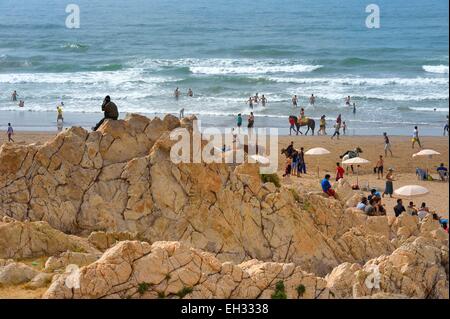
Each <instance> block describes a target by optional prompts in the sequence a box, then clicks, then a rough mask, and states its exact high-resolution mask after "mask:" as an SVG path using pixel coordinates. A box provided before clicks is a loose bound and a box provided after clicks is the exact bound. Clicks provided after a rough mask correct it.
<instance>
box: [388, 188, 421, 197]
mask: <svg viewBox="0 0 450 319" xmlns="http://www.w3.org/2000/svg"><path fill="white" fill-rule="evenodd" d="M428 193H429V191H428V189H427V188H425V187H423V186H419V185H406V186H403V187H400V188H399V189H396V190H395V191H394V194H395V195H398V196H405V197H413V196H421V195H425V194H428Z"/></svg>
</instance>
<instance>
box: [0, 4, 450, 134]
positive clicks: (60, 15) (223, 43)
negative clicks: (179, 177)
mask: <svg viewBox="0 0 450 319" xmlns="http://www.w3.org/2000/svg"><path fill="white" fill-rule="evenodd" d="M71 3H75V4H77V5H78V6H79V8H80V28H79V29H68V28H66V26H65V21H66V17H67V15H68V14H67V13H66V12H65V8H66V5H67V3H66V2H64V1H58V0H26V1H20V2H18V1H15V0H1V1H0V121H1V123H0V127H5V125H6V123H3V122H6V121H12V122H14V123H13V124H14V125H15V127H16V128H17V127H20V128H23V129H30V130H31V129H54V127H55V122H56V115H55V107H56V105H57V103H58V102H59V101H61V100H62V101H64V104H65V108H64V111H65V118H66V120H67V122H68V123H70V124H73V125H83V126H89V125H91V124H94V123H92V122H95V120H96V119H97V118H98V117H100V116H101V114H100V113H99V112H100V105H101V102H102V99H103V97H104V96H105V95H107V94H109V95H111V97H112V99H113V100H114V101H115V102H116V103H117V105H118V106H119V109H120V111H121V113H122V114H125V113H126V112H139V113H143V114H150V115H151V114H162V113H167V112H169V113H174V114H176V113H178V110H179V109H181V108H182V107H183V108H185V113H186V114H190V113H194V114H197V115H198V116H199V117H200V118H201V119H205V122H206V123H208V125H217V126H221V127H223V126H226V125H232V122H233V117H234V116H235V115H236V114H237V113H239V112H241V113H244V114H248V113H249V111H250V109H249V107H248V106H247V105H246V100H247V99H248V97H249V96H250V95H254V94H255V93H256V92H258V93H259V95H262V94H264V95H265V96H266V97H267V99H268V104H267V105H266V107H265V108H263V107H261V106H260V105H259V106H255V108H254V110H253V111H254V113H255V115H256V117H257V118H256V126H258V125H259V126H263V125H264V126H273V127H283V128H284V127H286V126H287V117H288V116H289V115H290V114H295V115H298V113H299V110H298V109H293V108H292V107H291V102H290V99H291V96H292V95H293V94H297V95H298V96H299V97H300V105H301V106H304V107H305V110H306V115H307V116H309V117H312V118H315V119H317V118H319V117H320V116H321V115H322V114H325V115H327V118H328V119H330V120H332V119H334V118H335V117H336V116H337V114H339V113H342V115H343V118H344V120H346V122H347V124H348V126H349V128H350V129H352V130H353V132H354V133H355V134H374V133H379V132H380V131H381V130H383V131H389V132H390V133H392V134H410V133H411V131H412V126H414V125H420V127H421V129H422V132H426V133H427V134H428V135H440V134H442V127H443V125H444V124H445V116H446V115H447V114H448V102H449V67H448V64H449V62H448V60H449V54H448V39H449V38H448V36H449V34H448V26H449V21H448V14H449V11H448V1H444V0H430V1H423V0H411V1H407V2H406V1H389V0H380V1H376V4H377V5H378V6H379V7H380V13H381V16H380V17H381V20H380V28H379V29H368V28H367V27H366V25H365V20H366V17H367V15H368V13H366V12H365V8H366V6H367V5H368V4H369V3H370V2H366V1H358V0H354V1H325V0H316V1H303V0H285V1H283V0H280V1H275V0H271V1H269V0H260V1H242V0H241V1H238V0H221V1H218V0H193V1H174V0H164V1H162V0H160V1H155V0H127V1H119V0H102V1H87V0H74V1H71ZM176 87H179V88H180V90H181V91H182V92H183V95H182V97H181V98H180V99H179V100H175V99H174V97H173V91H174V89H175V88H176ZM188 88H192V89H193V91H194V97H193V98H188V97H187V96H186V94H185V93H186V91H187V89H188ZM13 90H17V92H18V94H19V98H21V99H24V100H25V108H24V109H19V108H18V107H17V104H16V103H13V102H12V101H11V100H10V94H11V92H12V91H13ZM311 94H314V95H315V96H316V97H317V98H316V105H315V106H314V107H312V106H308V103H307V99H308V97H309V96H310V95H311ZM347 95H350V96H352V99H353V101H354V102H355V103H356V105H357V112H356V114H352V111H351V108H348V107H346V106H345V105H344V98H345V96H347ZM330 124H331V122H330Z"/></svg>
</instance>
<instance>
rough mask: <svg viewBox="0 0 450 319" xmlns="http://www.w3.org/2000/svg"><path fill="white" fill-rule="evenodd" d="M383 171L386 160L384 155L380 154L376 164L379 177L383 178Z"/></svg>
mask: <svg viewBox="0 0 450 319" xmlns="http://www.w3.org/2000/svg"><path fill="white" fill-rule="evenodd" d="M383 171H384V160H383V155H380V158H379V159H378V161H377V164H376V165H375V172H376V173H377V176H378V177H377V178H378V179H382V178H383Z"/></svg>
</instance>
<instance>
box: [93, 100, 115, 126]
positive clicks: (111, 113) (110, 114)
mask: <svg viewBox="0 0 450 319" xmlns="http://www.w3.org/2000/svg"><path fill="white" fill-rule="evenodd" d="M102 111H103V112H104V117H103V118H102V119H101V120H100V122H98V123H97V125H95V127H93V128H92V130H93V131H97V130H98V128H99V127H100V126H101V125H102V124H103V122H104V121H105V120H107V119H109V120H117V119H118V118H119V112H118V110H117V105H116V104H115V103H114V102H111V98H110V97H109V95H107V96H106V97H105V99H104V100H103V104H102Z"/></svg>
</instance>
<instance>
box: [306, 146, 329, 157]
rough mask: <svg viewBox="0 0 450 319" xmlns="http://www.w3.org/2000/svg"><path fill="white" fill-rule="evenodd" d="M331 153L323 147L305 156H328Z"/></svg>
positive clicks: (309, 151) (314, 149) (310, 151)
mask: <svg viewBox="0 0 450 319" xmlns="http://www.w3.org/2000/svg"><path fill="white" fill-rule="evenodd" d="M330 153H331V152H330V151H329V150H327V149H325V148H323V147H315V148H312V149H310V150H307V151H306V152H305V155H326V154H330Z"/></svg>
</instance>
